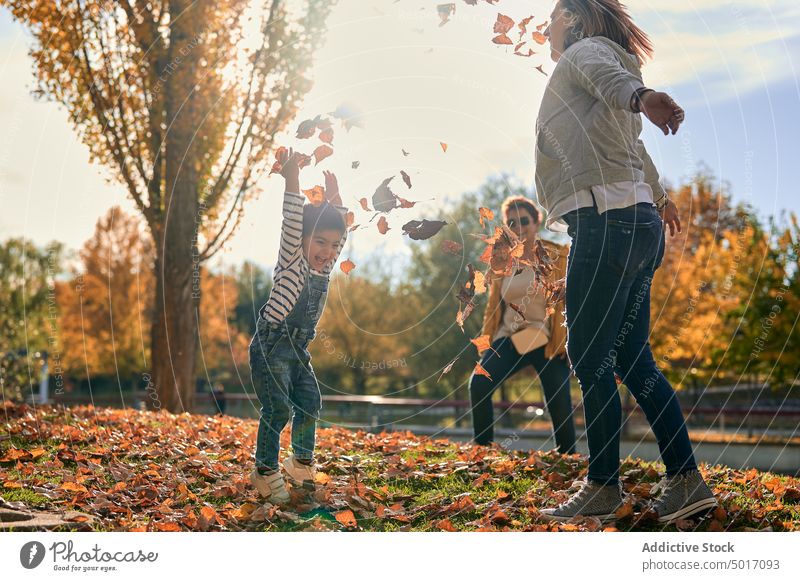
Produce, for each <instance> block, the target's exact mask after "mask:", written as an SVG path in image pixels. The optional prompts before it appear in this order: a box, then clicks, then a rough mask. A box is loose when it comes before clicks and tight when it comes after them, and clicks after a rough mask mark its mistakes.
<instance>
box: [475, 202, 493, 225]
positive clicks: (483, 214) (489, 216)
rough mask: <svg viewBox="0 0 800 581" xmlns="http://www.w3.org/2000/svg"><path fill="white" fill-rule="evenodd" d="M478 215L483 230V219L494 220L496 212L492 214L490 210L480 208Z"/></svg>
mask: <svg viewBox="0 0 800 581" xmlns="http://www.w3.org/2000/svg"><path fill="white" fill-rule="evenodd" d="M478 215H479V220H480V222H481V228H483V219H484V218H486V219H487V220H494V212H492V211H491V210H490V209H489V208H483V207H481V208H478Z"/></svg>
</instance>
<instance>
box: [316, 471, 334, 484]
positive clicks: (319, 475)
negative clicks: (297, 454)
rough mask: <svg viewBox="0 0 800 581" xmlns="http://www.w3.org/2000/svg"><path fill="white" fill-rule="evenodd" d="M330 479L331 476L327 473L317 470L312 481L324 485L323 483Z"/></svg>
mask: <svg viewBox="0 0 800 581" xmlns="http://www.w3.org/2000/svg"><path fill="white" fill-rule="evenodd" d="M330 481H331V477H330V476H328V475H327V474H325V473H324V472H317V473H316V474H315V475H314V482H316V483H317V484H323V485H324V484H327V483H328V482H330Z"/></svg>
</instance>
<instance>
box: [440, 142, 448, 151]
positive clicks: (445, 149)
mask: <svg viewBox="0 0 800 581" xmlns="http://www.w3.org/2000/svg"><path fill="white" fill-rule="evenodd" d="M439 145H441V146H442V151H444V152H445V153H447V144H446V143H444V142H443V141H440V142H439Z"/></svg>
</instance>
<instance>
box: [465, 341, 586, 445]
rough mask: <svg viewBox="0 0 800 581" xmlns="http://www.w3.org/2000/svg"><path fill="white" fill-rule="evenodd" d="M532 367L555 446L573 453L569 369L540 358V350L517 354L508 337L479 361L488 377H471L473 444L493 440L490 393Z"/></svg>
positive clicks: (559, 361)
mask: <svg viewBox="0 0 800 581" xmlns="http://www.w3.org/2000/svg"><path fill="white" fill-rule="evenodd" d="M528 365H532V366H533V367H534V368H535V369H536V373H537V374H538V375H539V379H540V380H541V382H542V392H543V393H544V399H545V405H546V406H547V411H548V412H549V413H550V418H551V419H552V420H553V432H554V435H555V440H556V446H557V447H558V451H559V452H561V453H562V454H574V453H575V423H574V422H573V420H572V402H571V401H570V397H569V376H570V373H569V366H568V365H567V362H566V361H565V360H564V359H562V358H560V357H554V358H552V359H547V358H545V356H544V347H540V348H539V349H534V350H533V351H531V352H530V353H526V354H525V355H520V354H519V353H518V352H517V350H516V349H515V348H514V344H513V343H512V342H511V339H510V338H509V337H502V338H500V339H498V340H497V341H495V342H494V343H492V348H491V349H489V350H487V351H486V352H485V353H484V354H483V357H482V358H481V366H482V367H483V368H484V369H485V370H486V371H487V372H488V373H489V375H491V376H492V378H491V379H489V378H488V377H486V376H483V375H476V374H474V373H473V374H472V377H470V380H469V394H470V400H471V403H472V427H473V430H474V432H475V443H476V444H481V445H484V446H485V445H487V444H489V443H490V442H492V440H493V439H494V409H493V407H492V394H493V393H494V390H495V389H496V388H497V386H499V385H500V384H501V383H502V382H503V381H505V380H506V379H508V378H509V377H511V376H512V375H514V374H515V373H516V372H517V371H519V370H520V369H523V368H524V367H526V366H528Z"/></svg>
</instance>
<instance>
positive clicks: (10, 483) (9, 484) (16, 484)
mask: <svg viewBox="0 0 800 581" xmlns="http://www.w3.org/2000/svg"><path fill="white" fill-rule="evenodd" d="M3 486H4V487H5V488H22V484H20V483H19V482H17V481H16V480H6V481H5V482H3Z"/></svg>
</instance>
